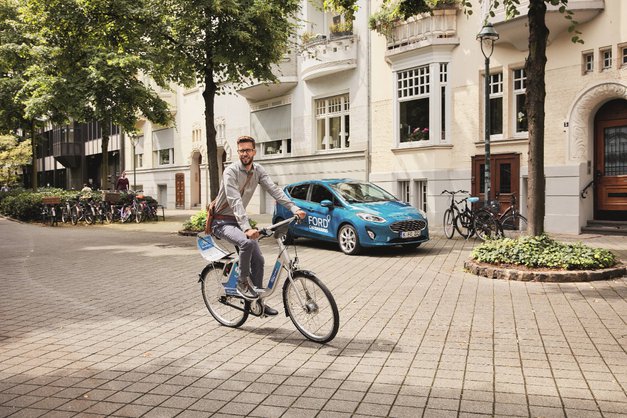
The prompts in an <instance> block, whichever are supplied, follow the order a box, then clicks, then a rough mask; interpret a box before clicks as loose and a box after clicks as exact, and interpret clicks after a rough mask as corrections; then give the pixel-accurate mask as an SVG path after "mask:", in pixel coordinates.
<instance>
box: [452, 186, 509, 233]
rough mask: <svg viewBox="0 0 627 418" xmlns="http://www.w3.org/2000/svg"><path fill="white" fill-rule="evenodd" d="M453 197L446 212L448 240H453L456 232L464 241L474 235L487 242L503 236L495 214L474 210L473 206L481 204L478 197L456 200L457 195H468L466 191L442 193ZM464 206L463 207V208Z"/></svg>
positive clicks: (485, 210)
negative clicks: (489, 239)
mask: <svg viewBox="0 0 627 418" xmlns="http://www.w3.org/2000/svg"><path fill="white" fill-rule="evenodd" d="M444 193H447V194H449V195H450V196H451V201H450V204H449V208H448V209H446V210H445V211H444V219H443V226H444V234H445V235H446V237H447V238H449V239H451V238H453V235H454V234H455V231H457V233H459V235H461V236H462V237H463V238H464V239H468V238H470V237H472V236H473V235H475V234H477V236H478V237H479V238H480V239H482V240H486V239H488V238H499V237H501V236H502V235H503V232H502V229H501V225H500V223H499V221H498V220H497V219H496V217H495V216H494V214H493V213H492V212H491V211H490V210H488V209H486V208H483V207H482V208H479V209H473V208H472V204H474V203H477V202H479V198H478V197H474V196H467V197H464V198H463V199H460V200H455V195H456V194H468V191H466V190H458V191H456V192H451V191H448V190H444V191H442V193H441V194H444ZM461 205H463V206H461Z"/></svg>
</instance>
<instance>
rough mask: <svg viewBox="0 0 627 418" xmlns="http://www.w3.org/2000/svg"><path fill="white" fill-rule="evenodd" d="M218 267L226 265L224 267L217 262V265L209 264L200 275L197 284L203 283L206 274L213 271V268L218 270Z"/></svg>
mask: <svg viewBox="0 0 627 418" xmlns="http://www.w3.org/2000/svg"><path fill="white" fill-rule="evenodd" d="M217 266H224V265H223V264H222V263H220V262H215V263H209V264H207V265H206V266H205V268H203V269H202V271H201V272H200V273H199V274H198V282H197V283H200V282H202V278H203V277H205V274H206V273H207V272H208V271H209V270H211V269H213V268H216V267H217Z"/></svg>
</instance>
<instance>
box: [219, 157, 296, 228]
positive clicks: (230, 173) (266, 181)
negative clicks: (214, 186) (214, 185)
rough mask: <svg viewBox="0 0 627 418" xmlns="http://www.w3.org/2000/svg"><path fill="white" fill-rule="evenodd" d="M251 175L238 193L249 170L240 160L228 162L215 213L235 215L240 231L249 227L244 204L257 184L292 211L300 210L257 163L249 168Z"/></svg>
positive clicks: (251, 195) (246, 203)
mask: <svg viewBox="0 0 627 418" xmlns="http://www.w3.org/2000/svg"><path fill="white" fill-rule="evenodd" d="M250 171H251V173H252V174H251V175H252V177H251V178H250V180H249V181H248V184H247V185H246V188H245V189H244V191H243V192H242V193H241V194H240V190H242V187H244V184H246V179H247V178H248V175H249V174H250V173H249V172H247V171H246V168H245V167H244V165H243V164H242V162H241V161H235V162H234V163H232V164H230V165H229V166H228V167H227V168H226V169H225V170H224V174H223V176H222V185H221V186H220V191H219V192H218V197H217V198H216V206H215V214H216V215H222V216H235V219H236V220H237V223H238V224H239V226H240V228H242V231H246V230H248V229H250V228H251V227H250V222H249V219H248V215H247V214H246V206H248V203H249V202H250V199H251V198H252V197H253V194H254V193H255V190H256V189H257V185H258V184H260V185H261V187H262V188H263V189H264V190H265V191H266V192H268V193H269V194H270V195H271V196H272V197H273V198H274V199H275V200H276V201H277V202H279V203H280V204H281V205H283V206H285V207H286V208H287V209H289V210H290V211H291V212H292V213H294V214H296V212H298V211H299V210H300V208H299V207H298V206H296V205H295V204H294V202H292V201H291V200H290V199H289V198H288V197H287V195H286V194H285V193H284V192H283V190H281V188H280V187H279V186H277V185H276V184H274V183H273V182H272V179H270V176H269V175H268V173H266V170H265V169H264V168H263V167H262V166H260V165H259V164H257V163H253V166H252V168H251V170H250ZM227 203H228V204H227Z"/></svg>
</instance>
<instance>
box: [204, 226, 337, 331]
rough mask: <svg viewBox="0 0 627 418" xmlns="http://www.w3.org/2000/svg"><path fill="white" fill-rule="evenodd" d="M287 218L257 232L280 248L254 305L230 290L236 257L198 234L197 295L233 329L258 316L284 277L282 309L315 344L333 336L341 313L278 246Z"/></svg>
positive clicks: (319, 283)
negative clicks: (200, 263) (200, 258)
mask: <svg viewBox="0 0 627 418" xmlns="http://www.w3.org/2000/svg"><path fill="white" fill-rule="evenodd" d="M297 219H298V216H294V217H293V218H289V219H286V220H283V221H280V222H277V223H276V224H274V225H270V226H268V227H266V228H263V229H261V230H260V231H259V233H260V235H261V238H260V239H263V238H266V237H270V236H273V235H274V236H275V240H276V243H277V245H278V248H279V254H278V255H277V258H276V261H275V263H274V268H273V269H272V273H271V274H270V277H269V279H268V285H267V287H266V288H265V289H264V290H263V291H261V292H260V295H259V298H257V299H256V300H254V301H248V300H246V299H243V298H242V297H241V296H239V294H238V293H237V291H236V289H235V287H236V285H237V279H238V276H239V268H238V263H239V257H237V256H233V254H234V253H232V252H231V253H229V252H227V251H225V250H223V249H222V248H220V247H219V246H217V245H216V244H215V242H214V241H213V239H212V238H211V236H210V235H204V236H203V234H199V235H198V239H197V244H198V249H199V251H200V253H201V255H202V256H203V258H205V259H206V260H208V261H209V264H207V265H206V266H205V268H204V269H203V270H202V272H201V273H200V274H199V280H198V281H199V282H200V284H201V292H202V297H203V300H204V301H205V305H206V306H207V309H208V310H209V313H210V314H211V315H212V316H213V318H214V319H215V320H216V321H218V322H219V323H220V324H222V325H224V326H227V327H231V328H238V327H240V326H242V325H243V324H244V322H246V320H247V319H248V317H249V315H254V316H257V317H263V316H265V315H264V307H265V304H264V301H265V299H266V298H268V297H270V296H271V295H272V294H273V293H274V292H275V290H276V289H277V288H278V287H279V286H280V283H281V280H282V277H283V275H284V274H285V275H286V280H285V283H284V285H283V290H282V292H283V306H284V308H285V314H286V316H289V317H290V319H291V320H292V323H293V324H294V326H295V327H296V329H297V330H298V331H299V332H300V333H301V334H303V335H304V336H305V337H306V338H307V339H309V340H311V341H314V342H317V343H327V342H329V341H331V340H332V339H333V338H334V337H335V335H336V334H337V332H338V329H339V325H340V315H339V311H338V308H337V304H336V303H335V299H333V295H332V294H331V292H330V291H329V289H328V288H327V287H326V286H325V285H324V283H322V281H321V280H320V279H319V278H318V277H316V275H315V274H314V273H313V272H311V271H308V270H301V269H299V268H298V256H297V255H296V256H295V257H294V259H293V260H292V258H291V257H290V254H289V252H288V245H286V244H285V243H284V242H283V237H284V236H285V234H286V233H287V229H288V226H289V224H290V223H291V222H293V221H295V220H297Z"/></svg>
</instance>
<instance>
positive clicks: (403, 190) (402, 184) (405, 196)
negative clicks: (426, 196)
mask: <svg viewBox="0 0 627 418" xmlns="http://www.w3.org/2000/svg"><path fill="white" fill-rule="evenodd" d="M398 198H399V199H400V200H401V201H403V202H407V203H409V204H411V187H410V183H409V181H407V180H403V181H399V182H398Z"/></svg>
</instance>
